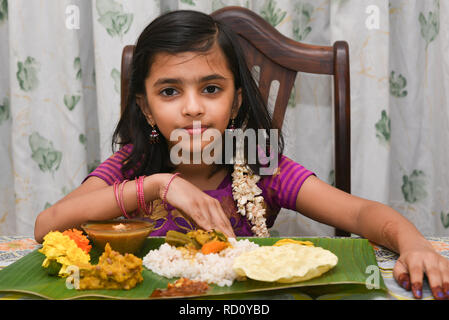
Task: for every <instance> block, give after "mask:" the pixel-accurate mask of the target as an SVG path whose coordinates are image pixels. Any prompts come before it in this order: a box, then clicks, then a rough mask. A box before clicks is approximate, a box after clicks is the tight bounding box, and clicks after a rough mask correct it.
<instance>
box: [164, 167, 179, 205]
mask: <svg viewBox="0 0 449 320" xmlns="http://www.w3.org/2000/svg"><path fill="white" fill-rule="evenodd" d="M179 174H180V173H179V172H176V173H174V174H173V175H172V176H171V178H170V180H169V181H168V183H167V185H166V186H165V190H164V195H163V196H162V203H163V204H164V207H165V210H168V209H167V192H168V187H169V186H170V183H171V182H172V181H173V179H174V178H176V176H177V175H179Z"/></svg>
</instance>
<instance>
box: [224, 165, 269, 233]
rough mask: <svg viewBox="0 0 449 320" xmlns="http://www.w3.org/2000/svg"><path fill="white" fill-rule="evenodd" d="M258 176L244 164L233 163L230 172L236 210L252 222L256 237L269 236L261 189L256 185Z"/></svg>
mask: <svg viewBox="0 0 449 320" xmlns="http://www.w3.org/2000/svg"><path fill="white" fill-rule="evenodd" d="M259 179H260V176H258V175H257V174H254V173H253V172H252V170H251V169H250V168H249V167H248V166H247V165H245V164H238V163H237V162H235V163H234V171H233V172H232V195H233V197H234V199H237V208H238V212H239V213H240V214H241V215H242V216H247V217H248V219H249V221H250V222H251V224H252V228H251V230H252V231H253V232H254V233H255V234H256V236H258V237H269V236H270V234H269V233H268V229H267V224H266V219H265V208H264V207H263V201H264V199H263V196H262V195H260V194H261V193H262V190H261V189H260V188H259V187H258V186H257V185H256V183H257V182H258V181H259Z"/></svg>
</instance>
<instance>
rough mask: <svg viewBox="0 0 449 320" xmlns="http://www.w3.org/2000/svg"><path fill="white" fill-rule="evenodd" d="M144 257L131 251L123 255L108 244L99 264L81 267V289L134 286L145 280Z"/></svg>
mask: <svg viewBox="0 0 449 320" xmlns="http://www.w3.org/2000/svg"><path fill="white" fill-rule="evenodd" d="M142 270H143V267H142V259H140V258H138V257H136V256H135V255H133V254H131V253H125V254H124V255H121V254H120V253H119V252H117V251H114V250H112V249H111V246H110V245H109V243H108V244H106V247H105V250H104V252H103V254H102V255H101V257H100V259H99V261H98V264H96V265H90V266H88V267H85V268H82V269H80V278H81V279H80V287H79V288H80V289H81V290H87V289H125V290H129V289H132V288H134V287H135V286H136V285H137V284H138V283H140V282H142V281H143V277H142Z"/></svg>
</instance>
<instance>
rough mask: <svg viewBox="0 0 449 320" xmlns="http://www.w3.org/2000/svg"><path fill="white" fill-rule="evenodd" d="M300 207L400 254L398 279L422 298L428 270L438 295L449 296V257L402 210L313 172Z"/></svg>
mask: <svg viewBox="0 0 449 320" xmlns="http://www.w3.org/2000/svg"><path fill="white" fill-rule="evenodd" d="M296 209H297V211H298V212H301V213H302V214H304V215H305V216H308V217H310V218H311V219H314V220H316V221H319V222H322V223H325V224H328V225H332V226H334V227H336V228H339V229H342V230H346V231H348V232H351V233H355V234H358V235H360V236H362V237H364V238H366V239H369V240H370V241H372V242H374V243H377V244H379V245H382V246H384V247H386V248H389V249H390V250H392V251H395V252H396V253H398V254H399V255H400V257H399V259H398V262H397V263H396V265H395V267H394V270H393V274H394V277H395V279H396V281H398V283H399V284H400V285H401V286H403V287H404V288H406V289H407V290H410V288H412V290H413V294H414V295H415V297H416V298H421V293H422V281H423V274H424V272H425V273H426V274H427V277H428V279H429V284H430V287H431V288H432V293H433V295H434V296H435V298H437V299H441V298H445V297H447V296H449V292H448V290H449V261H448V260H447V259H445V258H444V257H442V256H441V255H440V254H438V253H437V252H436V250H434V249H433V247H432V245H431V244H430V242H429V241H427V240H426V239H425V238H424V237H423V235H421V233H420V232H419V231H418V230H417V229H416V227H415V226H414V225H413V224H412V223H411V222H410V221H409V220H407V219H406V218H404V217H403V216H402V215H401V214H400V213H398V212H397V211H395V210H393V209H392V208H390V207H388V206H386V205H384V204H381V203H379V202H375V201H370V200H365V199H362V198H359V197H356V196H353V195H351V194H348V193H345V192H343V191H341V190H339V189H337V188H334V187H332V186H330V185H328V184H326V183H324V182H322V181H321V180H319V179H318V178H316V177H314V176H311V177H309V178H308V179H307V180H306V181H305V182H304V184H303V185H302V187H301V189H300V191H299V193H298V196H297V199H296Z"/></svg>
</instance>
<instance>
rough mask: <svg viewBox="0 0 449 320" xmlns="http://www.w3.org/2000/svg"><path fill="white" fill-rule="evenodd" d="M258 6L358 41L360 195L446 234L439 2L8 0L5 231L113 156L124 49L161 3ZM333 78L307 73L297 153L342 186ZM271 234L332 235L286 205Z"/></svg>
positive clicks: (28, 223)
mask: <svg viewBox="0 0 449 320" xmlns="http://www.w3.org/2000/svg"><path fill="white" fill-rule="evenodd" d="M229 5H237V6H243V7H247V8H249V9H251V10H253V11H254V12H256V13H258V14H259V15H261V16H262V17H263V18H264V19H266V20H267V21H268V22H269V23H270V24H272V25H273V26H275V27H276V28H277V29H278V30H279V31H280V32H281V33H283V34H284V35H286V36H287V37H290V38H292V39H295V40H297V41H302V42H305V43H310V44H318V45H332V44H333V43H334V42H335V41H337V40H346V41H347V42H348V43H349V48H350V64H351V66H350V68H351V74H350V77H351V117H352V123H351V125H352V128H351V129H352V132H351V134H352V141H351V148H352V160H351V161H352V168H351V169H352V193H353V194H355V195H357V196H361V197H365V198H368V199H372V200H376V201H380V202H383V203H385V204H388V205H390V206H392V207H393V208H395V209H396V210H398V211H399V212H400V213H401V214H403V215H404V216H406V217H407V218H408V219H410V220H411V221H412V222H413V223H414V224H415V225H416V226H417V227H418V229H419V230H420V231H421V232H422V233H424V234H425V235H435V236H442V235H446V236H447V235H449V198H448V197H447V190H449V172H448V170H446V167H447V166H448V164H449V147H448V146H449V144H448V143H447V141H449V107H448V106H449V101H448V99H449V97H448V95H447V94H446V92H449V57H448V56H447V52H448V51H449V26H448V24H449V22H448V20H449V4H448V3H447V1H438V0H421V1H418V0H407V1H406V0H390V1H388V0H370V1H356V0H346V1H344V0H321V1H319V0H318V1H313V0H261V1H254V0H212V1H209V0H207V1H206V0H179V1H178V0H169V1H163V0H152V1H146V0H132V1H124V0H96V1H82V0H70V1H69V0H64V1H61V0H44V1H39V2H38V1H26V0H9V1H7V0H0V41H1V44H2V45H1V46H0V134H1V140H0V234H3V235H14V234H21V235H32V234H33V228H34V220H35V218H36V216H37V214H38V213H39V212H40V211H42V210H43V209H44V208H46V207H48V206H50V205H52V204H54V203H55V202H56V201H58V200H59V199H60V198H62V197H63V196H64V195H66V194H68V193H69V192H70V191H72V190H73V189H75V188H76V187H77V186H78V185H79V184H80V183H81V181H82V180H83V178H84V177H85V176H86V175H87V174H88V172H90V171H91V170H93V169H94V168H95V167H96V166H97V165H98V164H99V163H100V162H101V161H103V160H105V159H106V158H107V157H108V156H109V155H110V154H111V147H110V142H111V136H112V132H113V129H114V126H115V125H116V124H117V121H118V117H119V109H120V107H119V104H120V64H121V53H122V49H123V47H124V46H125V45H127V44H133V43H135V41H136V39H137V37H138V35H139V34H140V32H141V31H142V29H143V28H144V27H145V26H146V25H147V24H148V23H149V22H150V21H151V20H153V19H154V18H155V17H157V16H158V15H159V14H161V13H162V12H165V11H168V10H176V9H193V10H198V11H202V12H206V13H211V12H213V11H214V10H217V9H219V8H221V7H224V6H229ZM332 89H333V85H332V79H331V77H329V76H321V75H311V74H302V73H301V74H298V76H297V80H296V83H295V86H294V90H293V92H292V95H291V99H290V103H289V107H288V110H287V114H286V116H285V122H284V125H283V130H284V134H285V137H286V155H287V156H289V157H291V158H292V159H294V160H295V161H297V162H299V163H301V164H302V165H304V166H306V167H307V168H308V169H310V170H313V171H314V172H315V173H316V174H317V175H318V177H320V178H321V179H322V180H324V181H326V182H328V183H330V184H333V183H334V174H333V172H334V171H333V160H334V159H333V134H332V130H333V124H332V123H333V113H332V101H333V98H332ZM270 232H271V234H272V235H285V236H290V235H304V236H307V235H321V236H322V235H332V234H333V228H331V227H329V226H325V225H323V224H320V223H318V222H314V221H312V220H310V219H308V218H306V217H304V216H302V215H301V214H298V213H296V212H293V211H290V210H285V209H283V210H282V211H281V213H280V215H279V217H278V219H277V220H276V223H275V225H274V226H273V228H272V229H271V230H270Z"/></svg>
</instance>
